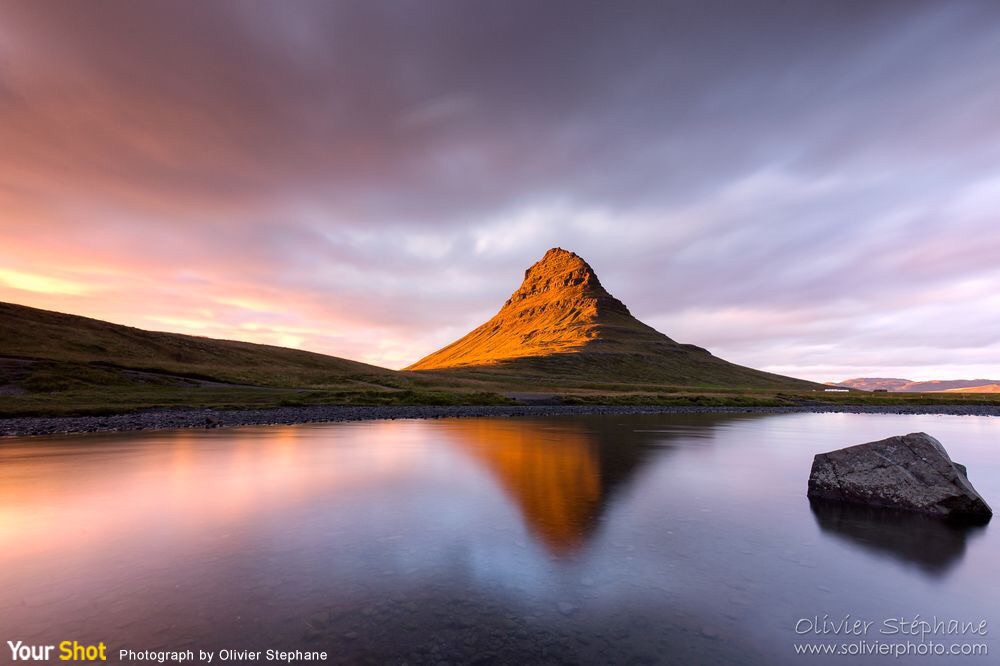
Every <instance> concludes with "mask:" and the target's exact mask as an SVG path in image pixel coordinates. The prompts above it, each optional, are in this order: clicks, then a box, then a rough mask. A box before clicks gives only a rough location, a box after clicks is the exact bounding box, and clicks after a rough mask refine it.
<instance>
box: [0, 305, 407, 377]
mask: <svg viewBox="0 0 1000 666" xmlns="http://www.w3.org/2000/svg"><path fill="white" fill-rule="evenodd" d="M0 350H3V355H4V356H8V357H20V358H24V359H45V360H49V361H62V362H72V363H86V364H98V365H104V366H114V367H121V368H130V369H133V370H143V371H152V372H156V373H167V374H175V375H180V376H187V377H197V378H201V379H209V380H214V381H219V382H232V383H236V384H251V385H259V386H264V385H266V386H324V385H329V384H337V383H341V382H343V381H344V380H345V379H347V378H370V379H391V378H394V377H398V376H399V374H398V373H396V372H394V371H392V370H387V369H385V368H379V367H377V366H374V365H368V364H367V363H359V362H357V361H350V360H347V359H343V358H338V357H336V356H326V355H324V354H316V353H313V352H307V351H300V350H298V349H287V348H285V347H273V346H270V345H258V344H252V343H249V342H237V341H234V340H214V339H212V338H202V337H196V336H192V335H181V334H178V333H158V332H154V331H145V330H142V329H139V328H132V327H130V326H121V325H118V324H112V323H109V322H105V321H100V320H97V319H90V318H88V317H80V316H77V315H70V314H63V313H60V312H51V311H49V310H39V309H37V308H30V307H27V306H23V305H15V304H13V303H0Z"/></svg>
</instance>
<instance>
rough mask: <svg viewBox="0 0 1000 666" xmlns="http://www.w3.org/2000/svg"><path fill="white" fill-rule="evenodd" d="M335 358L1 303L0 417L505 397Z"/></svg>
mask: <svg viewBox="0 0 1000 666" xmlns="http://www.w3.org/2000/svg"><path fill="white" fill-rule="evenodd" d="M437 384H438V383H437V382H435V381H434V380H433V379H430V380H419V381H415V380H414V379H413V378H410V377H407V376H405V375H403V374H402V373H399V372H395V371H393V370H387V369H385V368H379V367H377V366H373V365H368V364H365V363H358V362H357V361H350V360H347V359H343V358H337V357H334V356H325V355H323V354H315V353H311V352H305V351H299V350H295V349H286V348H283V347H273V346H268V345H255V344H250V343H246V342H236V341H231V340H213V339H210V338H202V337H196V336H190V335H179V334H176V333H158V332H152V331H144V330H141V329H137V328H131V327H128V326H119V325H117V324H111V323H108V322H103V321H99V320H96V319H89V318H87V317H79V316H76V315H69V314H61V313H58V312H50V311H47V310H39V309H36V308H30V307H25V306H22V305H14V304H10V303H0V416H2V415H7V416H10V415H49V414H53V415H55V414H101V413H114V412H123V411H132V410H136V409H147V408H155V407H220V408H225V407H276V406H282V405H307V404H330V403H336V404H369V405H370V404H458V403H465V402H472V403H478V404H482V403H495V402H506V400H505V399H503V398H502V397H500V396H498V395H495V394H481V393H477V386H476V385H475V384H473V385H469V386H465V385H461V384H459V383H454V382H453V383H452V385H451V386H448V387H442V386H440V385H437Z"/></svg>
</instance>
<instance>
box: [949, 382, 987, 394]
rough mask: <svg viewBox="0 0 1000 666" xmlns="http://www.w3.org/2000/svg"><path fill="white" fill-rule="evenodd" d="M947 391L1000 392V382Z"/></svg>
mask: <svg viewBox="0 0 1000 666" xmlns="http://www.w3.org/2000/svg"><path fill="white" fill-rule="evenodd" d="M944 392H945V393H1000V383H997V384H984V385H983V386H969V387H966V388H953V389H947V390H946V391H944Z"/></svg>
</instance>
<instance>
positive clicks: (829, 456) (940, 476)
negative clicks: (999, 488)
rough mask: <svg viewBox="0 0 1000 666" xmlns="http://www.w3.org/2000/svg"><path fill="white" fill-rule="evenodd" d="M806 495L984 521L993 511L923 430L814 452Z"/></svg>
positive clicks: (963, 519)
mask: <svg viewBox="0 0 1000 666" xmlns="http://www.w3.org/2000/svg"><path fill="white" fill-rule="evenodd" d="M809 497H810V498H813V499H820V500H833V501H840V502H851V503H854V504H865V505H868V506H880V507H888V508H893V509H904V510H907V511H918V512H920V513H925V514H930V515H936V516H940V517H943V518H951V519H956V520H961V521H967V522H983V521H987V520H989V519H990V517H991V516H992V515H993V511H992V510H991V509H990V507H989V505H988V504H987V503H986V501H985V500H983V498H982V497H981V496H980V495H979V493H978V492H976V489H975V488H973V487H972V484H971V483H969V479H968V477H967V475H966V470H965V467H964V466H962V465H959V464H957V463H955V462H953V461H952V460H951V458H950V457H949V456H948V452H947V451H945V450H944V447H943V446H941V442H939V441H937V440H936V439H934V438H933V437H931V436H930V435H928V434H926V433H922V432H919V433H912V434H909V435H901V436H897V437H890V438H888V439H883V440H881V441H878V442H869V443H868V444H859V445H858V446H851V447H848V448H846V449H838V450H837V451H830V452H829V453H820V454H817V455H816V457H815V458H814V459H813V466H812V472H811V473H810V475H809Z"/></svg>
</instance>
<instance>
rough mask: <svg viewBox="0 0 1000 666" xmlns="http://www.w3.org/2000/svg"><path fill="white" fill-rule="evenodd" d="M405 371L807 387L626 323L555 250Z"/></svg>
mask: <svg viewBox="0 0 1000 666" xmlns="http://www.w3.org/2000/svg"><path fill="white" fill-rule="evenodd" d="M407 370H446V371H465V372H477V373H480V372H487V373H490V374H496V373H501V374H515V375H536V374H540V375H545V376H558V377H559V378H560V379H562V380H566V379H578V380H591V381H593V380H600V381H614V382H619V383H671V384H677V385H683V386H740V387H756V386H760V387H775V386H787V387H790V388H803V387H805V386H809V387H811V386H813V385H811V384H809V383H808V382H803V381H801V380H797V379H791V378H789V377H782V376H780V375H773V374H770V373H765V372H760V371H757V370H752V369H750V368H744V367H742V366H738V365H734V364H732V363H729V362H727V361H723V360H722V359H719V358H716V357H715V356H712V354H710V353H709V352H708V351H706V350H704V349H702V348H700V347H696V346H694V345H686V344H679V343H677V342H675V341H673V340H671V339H670V338H668V337H667V336H666V335H664V334H662V333H660V332H658V331H657V330H655V329H654V328H652V327H650V326H647V325H646V324H644V323H642V322H641V321H639V320H638V319H636V318H635V317H633V316H632V313H630V312H629V310H628V308H627V307H626V306H625V304H624V303H622V302H621V301H619V300H618V299H617V298H615V297H614V296H612V295H611V294H610V293H608V291H607V290H606V289H605V288H604V287H603V286H602V285H601V282H600V280H598V278H597V274H596V273H595V272H594V269H593V268H591V267H590V264H588V263H587V262H586V261H584V260H583V258H582V257H580V256H579V255H577V254H575V253H573V252H569V251H567V250H564V249H562V248H558V247H557V248H552V249H551V250H549V251H548V252H546V253H545V256H543V257H542V258H541V260H539V261H538V262H537V263H536V264H534V265H533V266H532V267H531V268H529V269H528V270H527V271H525V273H524V281H523V282H522V283H521V286H520V287H519V288H518V289H517V291H515V292H514V293H513V294H512V295H511V297H510V298H509V299H508V300H507V302H506V303H504V305H503V307H502V308H500V311H499V312H498V313H497V314H496V316H494V317H493V318H492V319H490V320H489V321H488V322H486V323H485V324H483V325H482V326H479V327H478V328H476V329H475V330H473V331H472V332H471V333H469V334H468V335H466V336H465V337H463V338H461V339H459V340H457V341H455V342H453V343H451V344H450V345H448V346H447V347H444V348H443V349H441V350H439V351H436V352H434V353H433V354H431V355H430V356H427V357H426V358H423V359H421V360H420V361H418V362H417V363H414V364H413V365H411V366H410V367H409V368H407Z"/></svg>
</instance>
